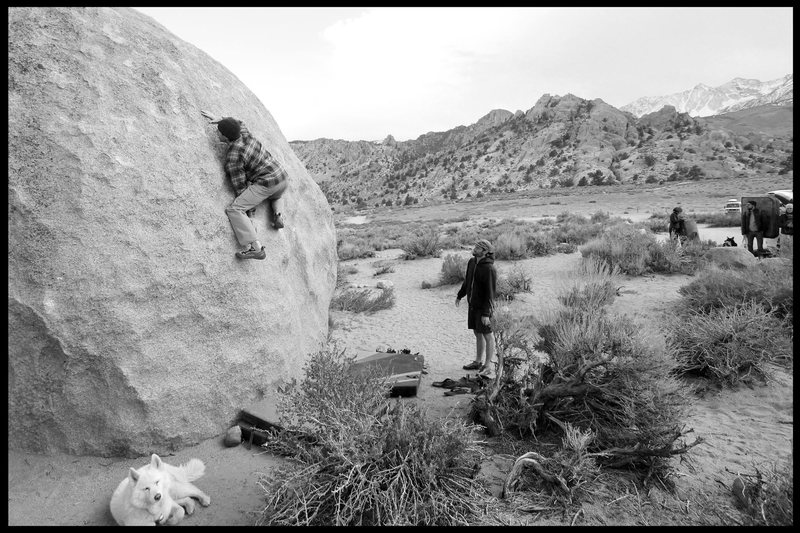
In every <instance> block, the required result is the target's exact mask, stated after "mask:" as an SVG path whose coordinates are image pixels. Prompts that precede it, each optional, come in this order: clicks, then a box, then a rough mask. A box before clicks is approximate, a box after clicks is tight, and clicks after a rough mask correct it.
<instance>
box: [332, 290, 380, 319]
mask: <svg viewBox="0 0 800 533" xmlns="http://www.w3.org/2000/svg"><path fill="white" fill-rule="evenodd" d="M395 299H396V298H395V294H394V289H393V288H392V287H388V288H385V289H380V290H379V291H377V293H376V291H372V290H370V289H345V290H343V291H340V292H338V293H337V294H334V296H333V298H331V303H330V308H331V309H337V310H339V311H350V312H353V313H367V314H372V313H374V312H376V311H380V310H382V309H391V308H392V307H393V306H394V304H395Z"/></svg>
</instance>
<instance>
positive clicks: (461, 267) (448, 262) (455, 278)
mask: <svg viewBox="0 0 800 533" xmlns="http://www.w3.org/2000/svg"><path fill="white" fill-rule="evenodd" d="M468 262H469V258H467V257H464V256H462V255H458V254H447V255H446V256H444V261H442V270H441V272H440V273H439V283H440V284H441V285H452V284H455V283H463V282H464V278H465V277H466V275H467V263H468Z"/></svg>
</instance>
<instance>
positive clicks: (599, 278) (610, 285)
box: [556, 256, 620, 309]
mask: <svg viewBox="0 0 800 533" xmlns="http://www.w3.org/2000/svg"><path fill="white" fill-rule="evenodd" d="M577 273H578V274H579V277H578V279H577V280H575V281H574V282H573V283H572V284H571V285H569V286H568V287H565V288H563V289H562V290H561V291H560V293H559V294H558V295H557V296H556V298H557V299H558V301H559V303H561V305H563V306H564V307H571V308H575V309H581V308H583V309H599V308H601V307H604V306H606V305H610V304H612V303H613V302H614V298H616V297H617V290H618V289H619V281H620V280H619V277H618V274H619V273H618V271H617V269H616V268H615V267H612V266H609V265H608V264H607V263H604V262H602V261H601V260H600V259H598V258H597V257H592V256H590V257H586V258H583V260H582V261H581V263H579V265H578V268H577Z"/></svg>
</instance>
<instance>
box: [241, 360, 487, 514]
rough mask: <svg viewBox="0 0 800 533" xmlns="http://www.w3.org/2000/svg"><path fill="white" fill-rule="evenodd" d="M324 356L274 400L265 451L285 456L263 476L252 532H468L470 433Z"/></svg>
mask: <svg viewBox="0 0 800 533" xmlns="http://www.w3.org/2000/svg"><path fill="white" fill-rule="evenodd" d="M351 365H352V359H349V358H347V357H345V356H344V354H343V352H337V351H335V350H331V349H326V350H325V351H323V352H320V353H317V354H314V355H313V356H312V357H311V359H310V360H309V361H308V362H307V363H306V366H305V368H304V378H303V380H302V381H301V382H299V383H298V382H297V381H296V380H294V381H292V382H291V383H290V384H289V385H287V386H286V388H285V389H284V390H283V393H282V395H281V397H280V398H279V412H280V423H281V426H282V427H283V430H282V431H278V432H276V433H274V435H273V436H272V437H271V438H270V439H269V440H268V441H267V442H266V443H265V444H264V447H265V448H266V449H267V450H269V451H272V452H274V453H278V454H281V455H286V456H289V457H291V458H292V460H291V461H290V462H287V463H285V464H283V465H281V466H280V467H278V468H277V469H275V470H273V471H271V472H270V473H267V474H261V478H260V480H259V484H260V485H261V487H262V488H263V489H264V493H265V495H266V504H265V506H264V508H263V510H262V512H261V514H260V516H259V518H258V521H257V525H311V526H339V525H343V526H352V525H363V526H383V525H431V526H437V525H442V526H449V525H468V524H469V523H470V522H471V521H474V517H475V515H476V512H477V510H479V509H480V508H481V505H482V503H483V502H484V496H483V492H482V489H481V487H480V484H479V483H478V482H476V480H475V479H474V478H475V476H476V473H477V471H476V469H475V468H474V467H473V466H474V465H475V464H476V463H477V462H478V461H479V457H480V455H479V454H480V452H479V449H478V447H477V444H476V441H475V440H474V437H473V433H472V431H471V428H470V427H469V426H467V425H465V424H464V423H463V422H461V421H460V420H455V419H447V420H445V421H438V420H437V421H435V422H433V421H431V420H429V419H428V417H427V416H426V414H425V413H424V412H422V411H421V410H420V408H419V405H418V404H416V403H410V402H393V401H392V400H390V399H389V398H387V394H386V392H387V388H388V387H387V386H386V385H384V384H383V383H382V380H381V378H378V377H375V376H372V375H370V374H368V373H366V374H363V375H362V374H358V373H353V372H352V371H351V370H350V369H351Z"/></svg>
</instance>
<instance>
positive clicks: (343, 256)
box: [336, 241, 375, 261]
mask: <svg viewBox="0 0 800 533" xmlns="http://www.w3.org/2000/svg"><path fill="white" fill-rule="evenodd" d="M336 253H337V254H338V256H339V260H340V261H346V260H348V259H360V258H362V257H374V256H375V249H374V248H366V247H364V246H362V245H359V244H356V243H353V242H344V241H342V242H340V243H339V247H338V248H337V250H336Z"/></svg>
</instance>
